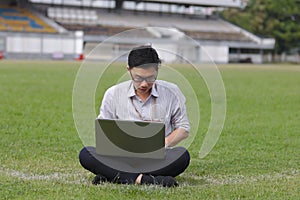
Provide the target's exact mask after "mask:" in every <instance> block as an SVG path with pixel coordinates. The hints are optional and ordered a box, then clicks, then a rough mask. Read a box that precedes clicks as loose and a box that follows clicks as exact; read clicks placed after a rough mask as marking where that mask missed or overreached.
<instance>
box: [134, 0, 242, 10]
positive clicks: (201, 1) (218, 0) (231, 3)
mask: <svg viewBox="0 0 300 200" xmlns="http://www.w3.org/2000/svg"><path fill="white" fill-rule="evenodd" d="M132 1H136V2H153V3H168V4H180V5H194V6H211V7H237V8H243V7H245V6H246V4H247V2H248V0H213V1H212V0H132Z"/></svg>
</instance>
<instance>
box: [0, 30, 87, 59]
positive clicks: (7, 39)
mask: <svg viewBox="0 0 300 200" xmlns="http://www.w3.org/2000/svg"><path fill="white" fill-rule="evenodd" d="M2 37H3V38H4V43H5V45H4V49H3V51H4V54H5V57H6V58H16V59H17V58H22V59H26V58H37V59H38V58H42V59H44V58H54V59H63V58H72V57H74V56H75V55H76V54H82V49H83V33H82V32H76V33H74V34H68V35H56V34H55V35H52V34H51V35H50V34H38V33H36V34H35V33H29V34H27V33H6V35H5V34H4V35H3V36H2Z"/></svg>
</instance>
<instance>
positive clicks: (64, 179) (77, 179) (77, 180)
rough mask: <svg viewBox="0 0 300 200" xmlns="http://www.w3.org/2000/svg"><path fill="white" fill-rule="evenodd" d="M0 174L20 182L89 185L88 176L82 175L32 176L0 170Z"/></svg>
mask: <svg viewBox="0 0 300 200" xmlns="http://www.w3.org/2000/svg"><path fill="white" fill-rule="evenodd" d="M0 174H3V175H6V176H10V177H15V178H19V179H22V180H41V181H42V180H45V181H57V182H60V183H65V184H69V183H70V184H89V183H90V182H91V181H89V180H87V177H88V174H83V173H72V174H71V173H59V172H55V173H52V174H47V175H43V174H33V173H25V172H22V171H17V170H11V169H3V168H0Z"/></svg>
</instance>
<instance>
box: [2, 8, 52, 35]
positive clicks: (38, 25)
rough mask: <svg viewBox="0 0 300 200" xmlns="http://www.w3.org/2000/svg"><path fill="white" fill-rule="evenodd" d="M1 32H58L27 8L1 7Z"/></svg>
mask: <svg viewBox="0 0 300 200" xmlns="http://www.w3.org/2000/svg"><path fill="white" fill-rule="evenodd" d="M0 30H1V31H16V32H45V33H56V32H57V31H56V30H55V29H54V28H53V27H51V26H49V25H48V24H47V23H45V22H44V21H43V20H42V19H40V18H39V17H38V16H36V15H34V14H33V13H31V12H30V11H29V10H27V9H25V8H19V7H17V6H6V5H0Z"/></svg>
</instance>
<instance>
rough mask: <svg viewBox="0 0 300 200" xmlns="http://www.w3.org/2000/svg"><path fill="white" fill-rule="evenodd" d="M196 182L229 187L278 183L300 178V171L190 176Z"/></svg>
mask: <svg viewBox="0 0 300 200" xmlns="http://www.w3.org/2000/svg"><path fill="white" fill-rule="evenodd" d="M190 175H191V177H192V178H193V179H195V180H199V181H201V182H202V183H203V184H208V185H227V184H245V183H255V182H260V181H277V180H282V179H285V180H288V179H294V178H296V177H298V178H299V177H300V170H298V169H290V170H288V171H282V172H280V173H272V174H260V175H256V176H244V175H228V176H210V175H204V176H201V177H200V176H195V175H192V174H190Z"/></svg>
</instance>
